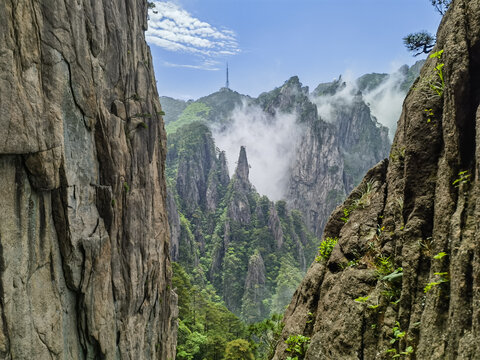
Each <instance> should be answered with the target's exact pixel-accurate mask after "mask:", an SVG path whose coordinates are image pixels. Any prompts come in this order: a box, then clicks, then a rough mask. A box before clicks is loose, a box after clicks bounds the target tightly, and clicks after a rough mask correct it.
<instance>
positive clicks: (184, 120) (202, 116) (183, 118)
mask: <svg viewBox="0 0 480 360" xmlns="http://www.w3.org/2000/svg"><path fill="white" fill-rule="evenodd" d="M209 113H210V107H209V106H207V105H205V104H203V103H201V102H193V103H191V104H189V105H188V106H187V107H186V108H185V110H183V112H182V113H181V114H180V116H179V117H178V119H177V120H175V121H173V122H170V123H168V124H167V126H166V127H165V130H166V131H167V134H168V135H170V134H173V133H174V132H176V131H177V130H178V129H179V128H181V127H182V126H184V125H188V124H191V123H193V122H206V120H207V118H208V115H209Z"/></svg>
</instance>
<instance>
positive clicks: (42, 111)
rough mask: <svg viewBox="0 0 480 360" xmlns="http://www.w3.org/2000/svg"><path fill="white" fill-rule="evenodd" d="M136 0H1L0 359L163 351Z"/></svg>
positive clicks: (171, 335) (145, 74) (158, 137)
mask: <svg viewBox="0 0 480 360" xmlns="http://www.w3.org/2000/svg"><path fill="white" fill-rule="evenodd" d="M146 27H147V4H146V2H145V1H143V0H128V1H123V2H104V1H93V2H92V1H73V0H67V1H55V0H48V1H38V0H34V1H26V0H15V1H3V2H1V4H0V89H1V92H0V124H1V126H0V139H1V140H0V179H1V181H0V199H1V200H0V204H1V207H2V215H1V216H0V312H1V316H0V357H1V358H2V359H132V358H135V359H170V358H174V356H175V341H176V339H175V338H176V335H175V333H176V322H175V317H176V313H175V312H176V310H175V308H176V306H175V304H176V295H175V294H174V293H173V291H172V290H170V285H169V284H170V277H171V268H170V263H169V244H168V239H169V236H168V223H167V214H166V209H165V207H166V206H165V202H166V199H165V196H166V189H165V180H164V175H163V173H164V159H165V153H166V148H165V133H164V130H163V120H162V119H161V116H160V114H161V113H160V112H161V107H160V103H159V101H158V95H157V91H156V87H155V81H154V75H153V70H152V60H151V56H150V51H149V49H148V47H147V45H146V43H145V40H144V31H145V30H146Z"/></svg>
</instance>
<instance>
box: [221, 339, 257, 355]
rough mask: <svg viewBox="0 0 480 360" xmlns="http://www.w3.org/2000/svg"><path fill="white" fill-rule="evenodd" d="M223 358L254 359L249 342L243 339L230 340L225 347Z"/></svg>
mask: <svg viewBox="0 0 480 360" xmlns="http://www.w3.org/2000/svg"><path fill="white" fill-rule="evenodd" d="M223 359H224V360H255V358H254V357H253V353H252V351H251V350H250V344H249V343H248V341H246V340H243V339H237V340H233V341H230V342H229V343H228V344H227V347H226V349H225V356H224V358H223Z"/></svg>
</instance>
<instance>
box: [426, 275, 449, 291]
mask: <svg viewBox="0 0 480 360" xmlns="http://www.w3.org/2000/svg"><path fill="white" fill-rule="evenodd" d="M434 275H435V280H436V281H431V282H429V283H428V284H427V286H425V288H424V289H423V291H424V292H425V294H426V293H428V292H429V291H430V290H432V289H433V288H434V287H435V286H438V285H440V284H443V283H446V282H448V281H450V279H449V276H448V272H436V273H434Z"/></svg>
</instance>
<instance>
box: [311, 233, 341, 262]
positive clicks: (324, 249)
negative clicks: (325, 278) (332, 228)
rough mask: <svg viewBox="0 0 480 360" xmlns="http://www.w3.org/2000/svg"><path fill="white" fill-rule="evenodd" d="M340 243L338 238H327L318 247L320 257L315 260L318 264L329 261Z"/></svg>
mask: <svg viewBox="0 0 480 360" xmlns="http://www.w3.org/2000/svg"><path fill="white" fill-rule="evenodd" d="M337 242H338V238H337V237H335V238H331V237H326V238H325V240H323V241H322V242H321V244H320V246H319V247H318V254H319V255H318V256H317V257H316V258H315V261H316V262H320V261H322V260H323V261H327V260H328V259H329V258H330V255H331V253H332V251H333V248H334V247H335V245H336V244H337Z"/></svg>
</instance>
